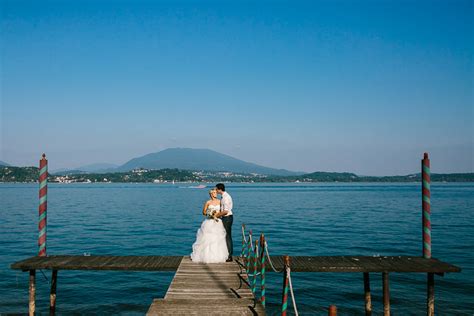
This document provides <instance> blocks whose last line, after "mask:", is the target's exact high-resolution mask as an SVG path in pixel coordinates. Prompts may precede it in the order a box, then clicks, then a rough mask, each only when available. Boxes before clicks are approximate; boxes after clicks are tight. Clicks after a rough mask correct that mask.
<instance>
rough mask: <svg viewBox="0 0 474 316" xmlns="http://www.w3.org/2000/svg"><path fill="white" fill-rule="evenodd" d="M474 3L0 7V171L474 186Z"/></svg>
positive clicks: (106, 3) (76, 3)
mask: <svg viewBox="0 0 474 316" xmlns="http://www.w3.org/2000/svg"><path fill="white" fill-rule="evenodd" d="M473 10H474V9H473V2H472V1H429V2H428V1H426V2H425V1H369V2H362V1H360V2H359V1H311V2H294V1H292V2H285V1H278V2H276V1H264V2H258V3H256V2H243V1H237V2H230V1H216V2H199V1H170V2H158V1H56V2H48V1H41V3H36V1H32V2H27V1H4V0H2V1H1V14H2V15H1V84H2V86H1V122H0V123H1V146H0V149H1V151H0V160H3V161H6V162H9V163H11V164H16V165H36V164H37V160H38V159H39V157H40V154H41V153H42V152H46V153H47V155H48V157H49V160H50V168H52V169H55V168H63V167H77V166H81V165H85V164H89V163H96V162H110V163H116V164H121V163H124V162H126V161H127V160H129V159H131V158H134V157H137V156H140V155H143V154H147V153H150V152H156V151H159V150H162V149H165V148H168V147H193V148H210V149H214V150H216V151H219V152H222V153H225V154H229V155H232V156H234V157H236V158H240V159H243V160H247V161H251V162H255V163H259V164H262V165H266V166H270V167H277V168H286V169H291V170H301V171H316V170H321V171H351V172H355V173H357V174H364V175H392V174H407V173H412V172H417V171H419V165H420V159H421V158H422V154H423V152H424V151H428V152H429V153H430V154H431V159H432V169H433V172H472V171H473V156H474V150H473V148H474V145H473V142H474V141H473V135H474V131H473V122H474V114H473V107H474V105H473V104H474V103H473V90H474V83H473V80H474V79H473V77H474V67H473V55H474V49H473V46H474V43H473V42H474V41H473V38H474V36H473V35H474V34H473V33H474V31H473V29H474V27H473V22H472V21H473V20H474V11H473Z"/></svg>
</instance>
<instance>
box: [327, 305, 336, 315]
mask: <svg viewBox="0 0 474 316" xmlns="http://www.w3.org/2000/svg"><path fill="white" fill-rule="evenodd" d="M328 316H337V306H336V305H329V309H328Z"/></svg>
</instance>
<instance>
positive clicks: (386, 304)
mask: <svg viewBox="0 0 474 316" xmlns="http://www.w3.org/2000/svg"><path fill="white" fill-rule="evenodd" d="M382 284H383V315H384V316H390V290H389V284H388V272H382Z"/></svg>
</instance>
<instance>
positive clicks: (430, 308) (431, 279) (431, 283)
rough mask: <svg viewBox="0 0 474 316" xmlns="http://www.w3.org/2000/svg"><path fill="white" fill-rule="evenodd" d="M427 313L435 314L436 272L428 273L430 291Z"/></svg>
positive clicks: (430, 315)
mask: <svg viewBox="0 0 474 316" xmlns="http://www.w3.org/2000/svg"><path fill="white" fill-rule="evenodd" d="M426 315H428V316H434V273H428V293H427V300H426Z"/></svg>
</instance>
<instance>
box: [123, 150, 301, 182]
mask: <svg viewBox="0 0 474 316" xmlns="http://www.w3.org/2000/svg"><path fill="white" fill-rule="evenodd" d="M137 168H146V169H165V168H171V169H172V168H178V169H182V170H206V171H231V172H236V173H247V174H250V173H258V174H265V175H280V176H288V175H298V174H302V173H301V172H300V173H298V172H293V171H288V170H284V169H273V168H268V167H263V166H259V165H257V164H254V163H250V162H246V161H243V160H239V159H236V158H234V157H231V156H228V155H224V154H221V153H218V152H216V151H213V150H210V149H192V148H169V149H165V150H163V151H160V152H157V153H152V154H148V155H145V156H142V157H138V158H134V159H132V160H130V161H128V162H127V163H125V164H124V165H122V166H120V167H119V168H117V171H129V170H132V169H137Z"/></svg>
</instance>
